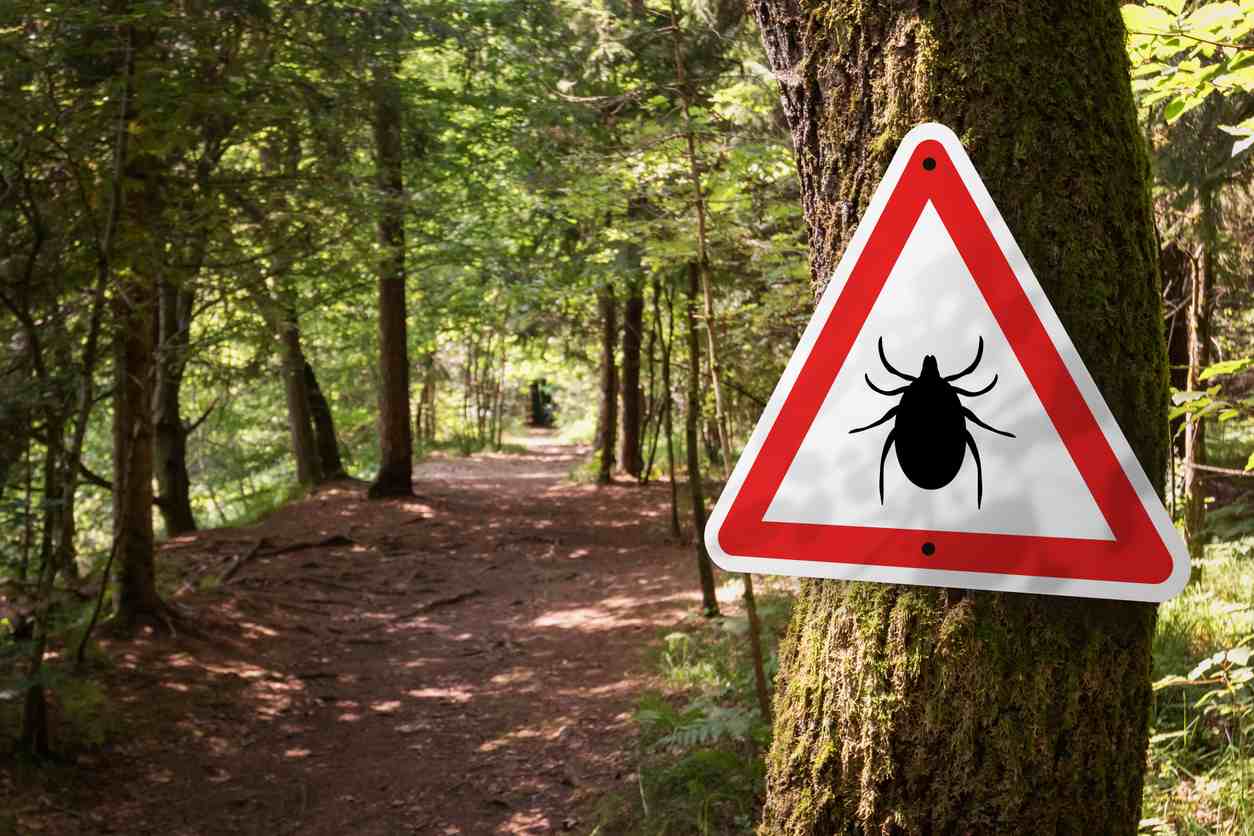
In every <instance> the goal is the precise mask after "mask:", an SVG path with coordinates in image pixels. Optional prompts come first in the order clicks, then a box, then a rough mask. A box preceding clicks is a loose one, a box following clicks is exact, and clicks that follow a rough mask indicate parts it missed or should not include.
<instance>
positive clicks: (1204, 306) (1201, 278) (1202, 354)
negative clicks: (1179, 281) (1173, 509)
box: [1184, 184, 1218, 566]
mask: <svg viewBox="0 0 1254 836" xmlns="http://www.w3.org/2000/svg"><path fill="white" fill-rule="evenodd" d="M1215 192H1216V190H1215V187H1213V186H1211V185H1209V184H1203V185H1202V187H1201V189H1199V191H1198V202H1199V203H1200V204H1201V224H1200V229H1199V232H1200V233H1201V239H1202V240H1201V249H1202V257H1201V263H1200V264H1199V265H1198V269H1197V270H1195V271H1194V275H1193V289H1192V290H1193V292H1192V294H1191V295H1190V300H1189V337H1188V339H1189V366H1188V373H1187V377H1186V385H1185V388H1186V389H1189V390H1194V391H1196V390H1197V389H1198V388H1199V387H1201V386H1202V385H1203V383H1202V381H1201V380H1199V377H1200V376H1201V373H1202V370H1203V369H1205V368H1206V367H1207V366H1209V365H1210V326H1211V318H1212V314H1213V312H1214V298H1215V293H1214V283H1215V266H1216V265H1215V250H1216V249H1217V247H1218V225H1217V223H1216V219H1215V210H1216V206H1215V202H1216V201H1217V200H1218V195H1217V194H1216V193H1215ZM1205 465H1206V419H1205V418H1199V417H1195V416H1189V417H1188V418H1187V419H1186V421H1185V424H1184V541H1185V543H1187V544H1188V547H1189V560H1191V561H1192V562H1193V565H1194V566H1197V565H1199V563H1198V562H1199V561H1200V560H1201V559H1202V557H1203V556H1204V551H1205V546H1206V540H1205V528H1206V474H1205V472H1204V468H1205Z"/></svg>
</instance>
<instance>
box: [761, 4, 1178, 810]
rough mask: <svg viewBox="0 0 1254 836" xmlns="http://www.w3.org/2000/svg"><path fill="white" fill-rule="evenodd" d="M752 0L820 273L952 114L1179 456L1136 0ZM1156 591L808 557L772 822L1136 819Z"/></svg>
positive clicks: (1051, 285)
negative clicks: (1148, 600) (880, 189)
mask: <svg viewBox="0 0 1254 836" xmlns="http://www.w3.org/2000/svg"><path fill="white" fill-rule="evenodd" d="M754 8H755V12H756V14H757V16H758V20H759V22H760V24H761V29H762V35H763V40H764V43H765V46H766V51H767V54H768V56H769V59H770V63H771V66H772V68H773V70H774V72H775V74H776V76H777V78H779V80H780V89H781V93H782V104H783V109H784V113H785V116H786V118H787V120H788V123H789V126H790V128H791V131H792V134H793V142H794V145H795V150H796V158H797V164H798V169H799V174H800V181H801V188H802V201H803V205H804V207H805V215H806V221H807V223H808V226H809V232H810V255H811V269H812V275H813V280H814V284H815V286H816V288H817V289H821V288H822V287H823V285H824V283H825V282H826V281H827V279H828V277H829V276H830V275H831V274H832V271H833V269H834V267H835V265H836V261H837V259H838V257H839V255H840V253H841V251H842V249H843V248H844V247H845V245H846V244H847V242H848V240H849V238H850V236H851V235H852V233H853V230H854V229H855V227H856V223H857V219H858V217H859V216H860V215H861V213H862V211H863V210H864V209H865V207H866V205H867V202H868V200H869V198H870V196H871V193H872V190H873V188H874V186H875V184H876V183H877V182H878V180H879V179H880V176H881V175H882V173H883V171H884V169H885V167H886V165H887V163H888V161H889V159H890V158H891V155H892V153H893V151H894V150H895V148H896V144H897V141H898V140H899V139H900V137H902V136H903V135H904V134H905V132H906V131H907V130H908V129H909V128H910V127H912V126H914V125H915V124H918V123H920V122H923V121H929V120H931V121H939V122H943V123H945V124H947V125H949V126H950V127H951V128H953V129H954V130H955V131H956V132H957V133H958V134H959V136H961V137H962V139H963V142H964V144H965V145H966V147H967V149H968V151H969V153H970V155H971V158H972V160H973V161H974V163H975V165H976V167H977V169H979V171H980V173H981V175H982V177H983V178H984V180H985V182H986V184H987V185H988V188H989V190H990V192H991V193H992V195H993V198H994V200H996V201H997V203H998V206H999V207H1000V209H1001V211H1002V213H1003V215H1004V217H1005V219H1006V221H1007V223H1008V225H1009V226H1010V229H1011V230H1012V231H1013V233H1014V234H1015V236H1016V238H1017V240H1018V242H1019V244H1020V245H1021V247H1022V248H1023V250H1024V252H1025V254H1026V255H1027V258H1028V261H1029V263H1030V264H1031V265H1032V267H1033V270H1034V272H1035V273H1036V275H1037V276H1039V277H1040V279H1041V283H1042V285H1043V286H1044V288H1045V291H1046V293H1047V294H1048V295H1049V298H1050V301H1051V303H1052V304H1053V306H1054V308H1055V309H1056V310H1057V311H1058V314H1059V316H1060V317H1061V319H1062V321H1063V323H1064V325H1065V326H1066V327H1067V329H1068V331H1069V333H1070V334H1071V336H1072V339H1073V341H1074V342H1075V345H1076V347H1077V349H1078V351H1079V353H1080V355H1081V357H1082V358H1083V359H1084V361H1085V363H1086V364H1087V365H1088V368H1089V369H1090V371H1091V372H1092V373H1093V376H1094V378H1095V379H1096V381H1097V384H1098V386H1099V387H1100V389H1101V390H1102V392H1103V393H1104V395H1105V397H1106V399H1107V401H1108V403H1109V404H1110V407H1111V409H1112V411H1113V412H1114V414H1115V417H1116V418H1117V419H1118V421H1119V424H1120V426H1121V427H1122V428H1123V430H1124V433H1125V434H1126V435H1127V437H1128V440H1129V442H1130V443H1131V445H1132V448H1133V449H1134V450H1135V451H1136V453H1137V455H1138V457H1139V459H1140V461H1141V463H1142V464H1143V465H1144V467H1145V470H1146V472H1147V473H1149V474H1151V475H1152V476H1153V477H1154V478H1156V479H1159V480H1161V478H1162V474H1163V473H1164V471H1165V468H1166V463H1167V432H1166V426H1165V422H1164V415H1165V405H1166V396H1167V389H1166V381H1167V373H1166V356H1165V348H1164V341H1163V333H1162V325H1161V321H1160V311H1159V304H1160V300H1159V280H1158V274H1157V263H1156V259H1157V248H1156V246H1155V237H1154V229H1153V218H1152V215H1151V206H1150V198H1149V190H1148V183H1147V176H1148V165H1147V157H1146V154H1145V150H1144V148H1143V140H1142V138H1141V136H1140V133H1139V131H1138V127H1137V122H1136V113H1135V109H1134V106H1133V101H1132V93H1131V87H1130V82H1129V75H1128V61H1127V57H1126V55H1125V53H1124V49H1123V46H1124V37H1125V33H1124V27H1123V23H1122V21H1121V19H1120V16H1119V9H1118V6H1117V5H1116V4H1115V3H1113V2H1107V3H1102V4H1091V3H1061V4H1059V3H1049V2H1045V0H1029V2H1023V3H1016V4H1012V5H1006V4H1002V5H996V4H994V5H989V4H983V3H976V2H972V0H964V1H963V2H957V3H947V4H944V5H943V6H940V5H935V6H929V7H925V9H924V10H920V9H919V7H917V6H913V5H881V4H861V3H846V2H836V1H835V0H833V1H832V2H825V3H819V4H816V6H812V7H805V8H803V7H802V6H801V5H800V4H799V3H798V2H797V0H766V2H762V3H759V4H756V5H755V7H754ZM1060 57H1062V58H1060ZM1064 149H1065V151H1064ZM1154 615H1155V609H1154V607H1153V606H1150V605H1146V604H1139V603H1128V602H1116V601H1079V600H1074V599H1066V598H1057V597H1046V596H1029V595H1011V594H999V593H987V592H968V591H964V590H956V589H931V588H911V587H901V586H892V585H872V584H860V583H839V582H830V581H807V582H805V583H804V584H803V586H802V589H801V593H800V595H799V597H798V600H797V606H796V609H795V612H794V620H793V625H792V629H791V631H790V638H789V640H788V641H787V643H786V645H785V647H784V649H783V650H782V652H781V658H780V677H779V683H780V685H779V689H778V690H777V693H776V702H775V723H774V728H775V735H774V742H773V748H772V751H771V753H770V756H769V762H768V778H767V799H766V807H765V813H764V824H763V826H762V830H761V832H762V833H767V834H785V833H787V834H801V833H805V834H830V833H842V834H846V833H847V834H854V833H877V834H879V833H1042V832H1047V833H1105V834H1121V833H1122V834H1132V833H1135V832H1136V830H1137V823H1138V821H1139V818H1140V809H1141V792H1142V783H1143V774H1144V770H1145V751H1146V745H1147V736H1148V718H1149V710H1150V704H1151V703H1150V699H1151V692H1150V682H1149V677H1150V641H1151V636H1152V632H1153V625H1154Z"/></svg>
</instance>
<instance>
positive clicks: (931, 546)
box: [923, 543, 936, 557]
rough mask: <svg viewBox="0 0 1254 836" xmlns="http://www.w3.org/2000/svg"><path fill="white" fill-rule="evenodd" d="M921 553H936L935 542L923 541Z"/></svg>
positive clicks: (927, 554)
mask: <svg viewBox="0 0 1254 836" xmlns="http://www.w3.org/2000/svg"><path fill="white" fill-rule="evenodd" d="M923 554H924V556H926V557H931V556H932V555H934V554H936V544H935V543H924V544H923Z"/></svg>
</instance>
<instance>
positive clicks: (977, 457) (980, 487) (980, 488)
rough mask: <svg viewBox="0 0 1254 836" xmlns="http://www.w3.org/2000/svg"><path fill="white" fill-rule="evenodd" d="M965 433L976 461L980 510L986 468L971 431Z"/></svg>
mask: <svg viewBox="0 0 1254 836" xmlns="http://www.w3.org/2000/svg"><path fill="white" fill-rule="evenodd" d="M964 432H965V433H966V436H967V446H968V447H970V448H971V456H972V457H973V458H974V459H975V507H976V508H979V507H980V504H981V503H982V502H983V501H984V468H983V466H982V465H981V464H980V448H978V447H976V446H975V439H974V438H972V437H971V431H970V430H964ZM881 478H882V477H881ZM880 504H881V505H883V504H884V501H883V500H880Z"/></svg>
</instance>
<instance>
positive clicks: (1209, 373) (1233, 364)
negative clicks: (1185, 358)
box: [1197, 357, 1254, 381]
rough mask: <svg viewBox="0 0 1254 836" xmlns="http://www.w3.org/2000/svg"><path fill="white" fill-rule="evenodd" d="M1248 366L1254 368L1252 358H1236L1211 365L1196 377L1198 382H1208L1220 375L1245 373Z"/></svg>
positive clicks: (1253, 358)
mask: <svg viewBox="0 0 1254 836" xmlns="http://www.w3.org/2000/svg"><path fill="white" fill-rule="evenodd" d="M1250 366H1254V357H1238V358H1236V359H1234V360H1221V361H1220V362H1218V363H1212V364H1211V365H1209V366H1207V367H1206V368H1204V369H1202V373H1201V374H1200V375H1198V376H1197V379H1198V380H1199V381H1202V380H1210V379H1211V378H1212V377H1218V376H1219V375H1221V374H1234V373H1236V372H1240V371H1245V370H1246V369H1247V368H1249V367H1250Z"/></svg>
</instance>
